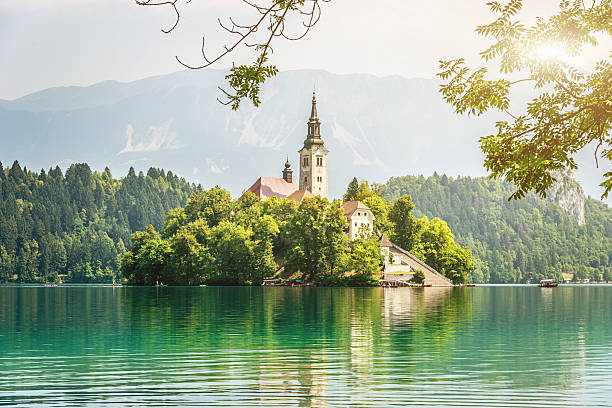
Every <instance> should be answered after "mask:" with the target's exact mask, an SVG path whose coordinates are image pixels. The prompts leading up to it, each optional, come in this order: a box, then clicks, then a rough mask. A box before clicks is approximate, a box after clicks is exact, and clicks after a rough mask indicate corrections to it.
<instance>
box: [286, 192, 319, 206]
mask: <svg viewBox="0 0 612 408" xmlns="http://www.w3.org/2000/svg"><path fill="white" fill-rule="evenodd" d="M313 197H314V194H312V193H311V192H310V191H308V190H298V191H296V192H294V193H293V194H291V195H290V196H289V197H287V198H288V199H289V200H293V201H297V202H298V203H301V202H302V201H304V199H305V198H313Z"/></svg>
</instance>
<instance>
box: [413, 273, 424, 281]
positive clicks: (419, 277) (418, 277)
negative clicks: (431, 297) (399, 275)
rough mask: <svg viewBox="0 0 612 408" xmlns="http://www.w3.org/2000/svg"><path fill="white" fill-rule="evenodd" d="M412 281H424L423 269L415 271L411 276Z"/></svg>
mask: <svg viewBox="0 0 612 408" xmlns="http://www.w3.org/2000/svg"><path fill="white" fill-rule="evenodd" d="M412 282H414V283H419V284H422V283H423V282H425V273H424V272H423V271H416V272H415V273H414V276H413V277H412Z"/></svg>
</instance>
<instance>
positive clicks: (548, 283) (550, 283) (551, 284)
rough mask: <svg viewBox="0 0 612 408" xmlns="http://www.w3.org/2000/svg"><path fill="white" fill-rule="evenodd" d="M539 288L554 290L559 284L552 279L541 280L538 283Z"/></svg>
mask: <svg viewBox="0 0 612 408" xmlns="http://www.w3.org/2000/svg"><path fill="white" fill-rule="evenodd" d="M539 286H540V287H541V288H556V287H557V286H559V284H558V283H557V282H555V281H554V280H553V279H542V280H541V281H540V285H539Z"/></svg>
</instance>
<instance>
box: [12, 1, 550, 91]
mask: <svg viewBox="0 0 612 408" xmlns="http://www.w3.org/2000/svg"><path fill="white" fill-rule="evenodd" d="M179 1H180V2H181V3H180V6H179V7H180V8H181V10H182V13H183V19H182V21H181V24H180V25H179V27H178V29H177V30H176V31H175V32H173V33H172V34H170V35H166V34H163V33H161V31H160V28H162V27H167V26H168V25H169V24H172V22H173V18H174V16H173V14H172V11H171V10H169V9H167V8H162V7H156V8H152V7H147V8H145V7H140V6H137V5H136V4H135V2H134V1H133V0H0V60H1V65H0V66H1V68H0V69H1V71H2V80H0V99H13V98H17V97H20V96H23V95H25V94H28V93H31V92H33V91H37V90H40V89H44V88H47V87H51V86H61V85H89V84H92V83H95V82H99V81H103V80H107V79H115V80H119V81H131V80H135V79H140V78H144V77H147V76H151V75H158V74H164V73H169V72H173V71H177V70H179V69H181V67H180V66H179V65H178V63H177V62H176V61H175V60H174V56H175V55H178V56H180V57H181V58H183V59H184V60H186V61H188V62H193V63H194V64H195V63H198V62H200V60H199V59H198V57H199V48H200V41H201V37H202V35H207V38H209V41H210V43H211V46H213V47H217V49H218V47H220V46H221V45H222V44H223V37H222V32H221V31H220V29H219V27H218V26H217V25H216V18H217V17H228V16H230V15H232V16H237V19H238V21H247V19H248V21H251V19H250V18H248V17H249V15H245V12H244V10H245V6H244V4H243V3H242V1H241V0H192V2H191V3H189V4H185V3H184V2H183V1H184V0H179ZM525 1H526V3H527V7H526V10H525V14H524V15H525V16H527V17H528V18H532V17H533V16H535V15H546V14H547V13H548V12H550V11H551V10H553V9H555V8H556V7H557V6H558V1H559V0H525ZM485 3H486V0H461V1H457V0H427V1H423V0H421V1H414V0H376V1H375V2H373V1H371V0H332V1H331V2H330V3H325V4H323V18H322V20H321V21H320V23H319V25H317V26H316V27H315V29H314V31H313V32H312V33H311V34H310V35H309V36H308V37H306V38H305V39H304V40H301V41H299V42H292V43H287V42H281V43H279V44H277V46H276V54H275V56H274V57H273V62H274V63H276V64H277V65H278V67H279V69H281V70H288V69H298V68H321V69H325V70H328V71H331V72H335V73H371V74H375V75H392V74H399V75H402V76H405V77H408V78H412V77H422V78H433V77H434V76H435V72H436V71H437V64H438V63H437V61H438V60H439V59H441V58H452V57H458V56H465V57H468V61H472V62H476V61H478V60H477V52H478V51H479V50H481V49H483V48H484V46H485V45H486V43H484V42H483V41H482V40H481V39H479V38H478V37H477V36H476V35H475V34H474V27H475V26H476V25H478V24H484V23H487V22H489V21H490V20H491V19H492V15H491V14H490V12H489V9H488V7H487V6H486V5H485ZM373 4H375V6H373ZM213 49H214V48H213ZM213 49H211V51H212V50H213ZM235 58H237V59H238V60H239V61H240V60H241V58H244V55H240V54H238V55H236V56H235ZM229 65H231V60H229V59H228V60H226V61H224V62H223V63H221V64H220V65H218V66H216V68H223V67H226V66H229Z"/></svg>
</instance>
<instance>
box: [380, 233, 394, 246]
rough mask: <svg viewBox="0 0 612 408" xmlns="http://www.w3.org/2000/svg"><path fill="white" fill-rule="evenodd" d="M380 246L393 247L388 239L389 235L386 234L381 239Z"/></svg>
mask: <svg viewBox="0 0 612 408" xmlns="http://www.w3.org/2000/svg"><path fill="white" fill-rule="evenodd" d="M380 246H381V247H382V248H391V247H392V246H393V244H392V243H391V241H389V238H387V234H385V233H384V232H383V234H382V235H381V237H380Z"/></svg>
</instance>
